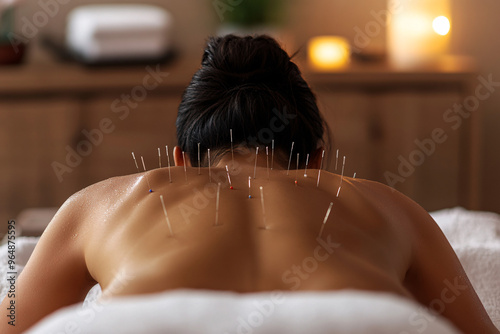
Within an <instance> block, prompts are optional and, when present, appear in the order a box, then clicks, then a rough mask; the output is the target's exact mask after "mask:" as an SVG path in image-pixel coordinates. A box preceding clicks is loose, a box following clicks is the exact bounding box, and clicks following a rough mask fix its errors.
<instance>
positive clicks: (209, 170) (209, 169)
mask: <svg viewBox="0 0 500 334" xmlns="http://www.w3.org/2000/svg"><path fill="white" fill-rule="evenodd" d="M208 179H209V180H210V183H212V170H211V166H210V149H208Z"/></svg>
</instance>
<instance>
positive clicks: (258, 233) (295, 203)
mask: <svg viewBox="0 0 500 334" xmlns="http://www.w3.org/2000/svg"><path fill="white" fill-rule="evenodd" d="M198 173H199V171H198V168H187V181H186V175H185V173H184V168H183V167H175V168H172V170H171V178H172V181H173V182H172V183H170V182H169V171H168V169H167V168H162V169H156V170H153V171H150V172H148V173H147V178H146V176H145V174H135V175H129V176H123V177H117V178H112V179H109V180H106V181H103V182H100V183H98V184H95V185H93V186H91V187H89V188H86V189H84V190H82V191H81V192H79V193H77V194H76V195H74V196H73V197H72V198H71V199H70V200H68V202H67V203H66V204H65V205H64V206H63V207H62V208H61V210H60V212H59V213H58V215H56V217H55V218H54V220H53V222H51V224H50V226H49V228H48V229H47V231H46V232H45V233H44V236H42V238H41V240H40V243H39V246H37V249H36V250H35V253H34V255H33V256H32V259H30V261H29V263H28V265H27V267H26V269H25V272H23V275H21V277H20V280H19V284H20V288H19V290H21V289H22V287H21V286H25V287H27V286H32V285H37V284H38V285H40V284H41V283H39V279H40V278H41V276H40V275H41V274H40V272H41V271H43V270H42V269H41V267H40V266H41V265H40V263H42V262H44V261H45V262H46V261H52V262H56V263H58V264H55V265H54V266H55V267H54V270H55V273H52V272H46V273H45V274H46V277H44V278H45V282H49V283H48V285H45V286H41V287H40V288H46V289H47V291H48V292H47V294H50V290H51V289H53V290H56V289H59V291H60V289H61V288H60V287H61V285H64V286H66V285H67V286H69V288H68V291H73V290H70V288H71V289H74V290H77V291H78V292H77V293H73V294H71V293H69V292H68V294H66V295H65V297H64V298H63V297H61V300H56V301H54V303H53V305H47V302H46V299H45V300H43V297H44V295H43V294H42V295H37V296H36V297H33V296H30V295H29V294H25V295H24V296H22V297H21V301H20V302H19V304H21V303H22V302H23V301H24V303H25V304H24V305H34V304H36V303H38V302H39V303H42V302H43V303H45V304H44V305H45V306H46V309H45V310H44V311H40V310H38V309H36V310H34V309H33V308H30V307H27V306H26V307H25V309H23V308H21V309H20V312H22V313H23V314H24V315H25V317H26V318H27V319H28V318H30V317H31V319H30V321H31V323H30V322H29V321H26V324H30V325H31V324H32V323H33V322H34V321H37V320H39V319H40V318H41V317H43V316H44V315H46V314H48V313H50V312H51V311H53V310H55V309H57V308H59V307H61V306H64V305H69V304H71V303H75V302H77V301H79V300H81V299H82V298H83V296H84V295H85V292H86V291H88V289H89V287H91V286H92V285H93V284H94V283H95V282H98V283H100V285H101V287H102V288H103V291H104V293H106V294H107V295H108V296H110V297H113V296H119V295H133V294H142V293H154V292H159V291H164V290H169V289H176V288H193V289H210V290H232V291H237V292H241V293H245V292H255V291H269V290H275V289H280V290H339V289H346V288H349V289H360V290H370V291H384V292H390V293H395V294H398V295H401V296H405V297H408V298H411V299H416V300H417V301H419V302H420V303H422V304H423V305H426V306H429V303H430V302H431V301H432V300H434V299H435V298H440V295H441V296H442V295H443V288H445V287H446V286H447V284H448V283H446V282H451V284H453V283H455V284H458V287H459V288H460V287H461V289H462V290H460V291H461V293H460V295H459V296H457V297H456V301H455V302H454V303H452V304H450V305H449V307H447V308H446V309H445V310H443V311H442V312H441V313H442V314H443V315H444V316H445V317H448V318H449V319H451V320H452V321H453V322H454V323H455V325H457V326H458V327H459V328H460V329H462V330H463V331H465V332H472V329H474V330H475V329H477V328H482V329H484V330H485V331H484V332H492V333H495V329H494V327H493V325H492V324H491V321H490V320H489V318H488V316H487V315H486V312H485V311H484V308H483V307H482V305H481V303H480V301H479V299H478V297H477V295H476V294H475V292H474V290H473V288H472V286H471V285H470V283H469V281H468V280H467V277H466V275H465V273H464V272H463V269H462V267H461V266H460V263H459V261H458V259H457V258H456V256H455V254H454V253H453V251H452V250H451V247H450V246H449V244H448V243H447V241H446V239H445V237H444V236H443V235H442V233H441V231H440V230H439V228H438V227H437V226H436V225H435V223H434V222H433V221H432V219H431V218H430V217H429V216H428V214H427V213H426V212H425V211H424V210H423V209H421V208H420V207H419V206H418V205H416V204H415V203H413V202H412V201H411V200H409V199H407V198H406V197H404V196H402V195H400V194H399V193H397V192H395V191H394V190H392V189H390V188H388V187H386V186H383V185H381V184H378V183H375V182H370V181H365V180H358V179H352V178H348V177H345V178H344V179H343V181H341V177H340V176H339V175H335V174H331V173H328V172H324V171H323V172H322V174H321V180H320V183H319V187H317V176H318V170H310V171H308V176H307V177H304V171H303V170H301V171H299V173H298V178H297V181H298V182H297V184H295V182H294V181H295V175H296V171H290V173H289V175H287V172H286V170H285V171H283V170H274V171H270V173H269V177H268V174H267V169H266V168H262V167H259V168H258V169H257V174H256V178H255V179H253V166H251V165H246V164H242V165H238V166H237V168H236V169H235V170H234V171H232V172H231V179H232V186H233V189H230V188H229V184H228V183H227V176H226V172H225V170H224V169H223V168H212V169H211V174H212V182H210V180H209V172H208V169H207V168H202V169H201V171H200V175H199V174H198ZM248 176H252V178H251V185H252V186H251V196H252V198H249V189H248ZM148 182H149V183H150V185H151V187H152V189H153V192H149V185H148ZM219 182H220V183H221V185H220V187H221V188H220V197H219V213H218V219H217V220H216V205H217V184H218V183H219ZM341 182H342V187H341V189H340V193H339V196H338V197H337V196H336V195H337V192H338V189H339V185H340V184H341ZM260 187H262V188H263V189H262V190H263V191H262V193H263V196H264V210H263V207H262V202H261V193H260V189H259V188H260ZM160 195H162V196H163V198H164V203H165V208H166V211H167V215H168V218H169V222H170V224H171V229H172V232H173V234H171V232H170V228H169V225H168V223H167V220H166V217H165V214H164V211H163V208H162V204H161V201H160ZM330 203H333V205H332V209H331V213H330V215H329V217H328V219H327V220H326V223H325V225H324V229H323V230H322V231H321V237H319V234H320V230H321V228H322V224H323V221H324V218H325V215H326V213H327V209H328V207H329V205H330ZM62 239H64V240H66V241H67V242H65V243H63V244H61V243H59V244H57V242H56V240H62ZM61 248H63V250H65V252H63V253H58V254H60V255H58V257H56V258H55V259H54V255H53V254H54V253H55V252H57V251H59V252H60V251H61ZM68 258H69V260H67V259H68ZM57 270H60V271H62V270H64V271H65V272H68V275H67V276H63V277H59V276H56V274H57ZM52 275H53V276H52ZM123 275H125V276H126V277H127V279H126V280H125V283H124V280H123V279H122V276H123ZM42 276H43V275H42ZM84 276H85V277H84ZM77 278H80V279H79V280H78V279H77ZM35 288H36V287H35ZM4 303H5V300H4ZM49 304H50V303H49ZM3 305H4V304H2V307H3ZM471 305H472V307H474V310H475V312H476V313H472V316H471V312H470V309H471ZM30 311H31V312H32V314H30ZM466 314H467V317H465V315H466ZM470 319H472V320H470ZM25 327H26V326H25ZM19 328H22V327H19ZM19 328H18V329H19Z"/></svg>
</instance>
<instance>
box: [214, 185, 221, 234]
mask: <svg viewBox="0 0 500 334" xmlns="http://www.w3.org/2000/svg"><path fill="white" fill-rule="evenodd" d="M219 198H220V182H219V183H217V200H216V204H215V226H218V225H219Z"/></svg>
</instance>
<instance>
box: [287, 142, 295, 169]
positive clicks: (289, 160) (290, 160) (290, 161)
mask: <svg viewBox="0 0 500 334" xmlns="http://www.w3.org/2000/svg"><path fill="white" fill-rule="evenodd" d="M294 144H295V142H292V149H291V150H290V159H288V169H287V171H286V175H289V174H290V164H291V163H292V153H293V145H294Z"/></svg>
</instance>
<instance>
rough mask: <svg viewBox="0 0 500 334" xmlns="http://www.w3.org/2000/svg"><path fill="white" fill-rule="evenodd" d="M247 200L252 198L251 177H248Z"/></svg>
mask: <svg viewBox="0 0 500 334" xmlns="http://www.w3.org/2000/svg"><path fill="white" fill-rule="evenodd" d="M248 198H249V199H250V198H252V177H251V176H249V177H248Z"/></svg>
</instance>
